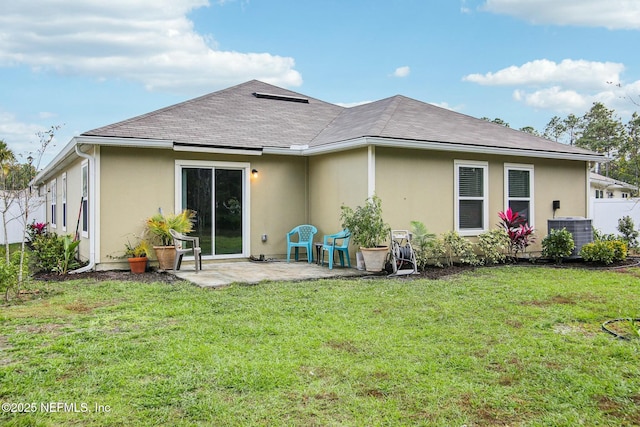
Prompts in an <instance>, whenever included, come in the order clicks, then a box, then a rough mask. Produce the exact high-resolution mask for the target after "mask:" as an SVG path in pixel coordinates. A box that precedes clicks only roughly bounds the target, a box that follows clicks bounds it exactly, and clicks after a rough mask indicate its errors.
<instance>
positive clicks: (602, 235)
mask: <svg viewBox="0 0 640 427" xmlns="http://www.w3.org/2000/svg"><path fill="white" fill-rule="evenodd" d="M593 240H594V241H596V242H597V241H600V240H617V238H616V235H615V234H605V233H603V232H602V231H600V230H598V229H597V228H594V229H593Z"/></svg>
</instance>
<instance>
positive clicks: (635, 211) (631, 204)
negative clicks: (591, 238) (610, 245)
mask: <svg viewBox="0 0 640 427" xmlns="http://www.w3.org/2000/svg"><path fill="white" fill-rule="evenodd" d="M625 216H630V217H631V218H632V219H633V223H634V224H635V227H636V229H638V228H640V199H596V198H592V199H591V218H592V220H593V221H592V224H593V228H594V229H596V230H599V231H600V232H602V233H605V234H620V232H619V231H618V220H619V219H620V218H622V217H625Z"/></svg>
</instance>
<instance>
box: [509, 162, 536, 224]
mask: <svg viewBox="0 0 640 427" xmlns="http://www.w3.org/2000/svg"><path fill="white" fill-rule="evenodd" d="M505 187H506V188H505V194H506V201H505V205H506V207H507V208H511V210H512V211H514V212H517V213H518V214H519V215H521V216H523V217H524V218H526V219H527V223H528V224H529V225H530V226H532V227H533V209H532V205H533V198H532V194H533V166H531V165H510V164H507V165H505Z"/></svg>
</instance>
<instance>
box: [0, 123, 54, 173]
mask: <svg viewBox="0 0 640 427" xmlns="http://www.w3.org/2000/svg"><path fill="white" fill-rule="evenodd" d="M45 130H46V129H44V128H43V127H42V126H40V125H37V124H32V123H22V122H20V121H18V119H17V118H16V116H15V115H13V114H12V113H8V112H6V111H0V135H2V140H3V141H4V142H5V143H6V144H7V147H8V148H9V149H10V150H11V151H13V153H14V154H15V155H16V157H17V159H18V161H23V160H24V159H23V158H21V156H22V157H26V156H27V155H28V153H30V152H35V151H36V150H37V149H38V137H37V136H36V134H37V133H38V132H41V131H45Z"/></svg>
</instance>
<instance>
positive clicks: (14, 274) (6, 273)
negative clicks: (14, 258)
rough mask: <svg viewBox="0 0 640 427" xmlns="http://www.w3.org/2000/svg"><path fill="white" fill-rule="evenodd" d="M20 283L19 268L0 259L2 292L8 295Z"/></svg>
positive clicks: (0, 287)
mask: <svg viewBox="0 0 640 427" xmlns="http://www.w3.org/2000/svg"><path fill="white" fill-rule="evenodd" d="M17 282H18V268H17V267H16V265H14V263H13V262H10V263H7V261H6V260H5V258H4V257H3V258H1V259H0V292H1V293H2V294H5V295H6V294H7V293H8V291H9V290H11V289H13V287H14V286H15V285H16V283H17Z"/></svg>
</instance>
